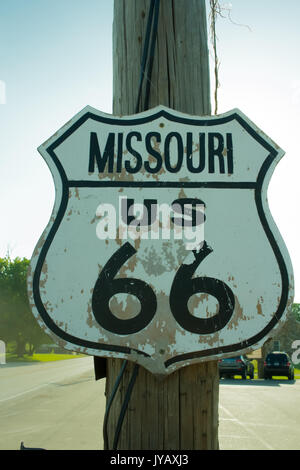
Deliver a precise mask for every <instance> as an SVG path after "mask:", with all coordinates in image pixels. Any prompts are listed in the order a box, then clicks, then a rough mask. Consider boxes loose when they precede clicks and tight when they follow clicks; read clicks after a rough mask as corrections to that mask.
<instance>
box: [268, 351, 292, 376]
mask: <svg viewBox="0 0 300 470" xmlns="http://www.w3.org/2000/svg"><path fill="white" fill-rule="evenodd" d="M273 375H279V376H282V375H283V376H284V377H287V378H288V379H289V380H294V366H293V364H292V362H291V360H290V358H289V356H288V354H287V353H286V352H281V351H278V352H276V351H274V352H271V353H269V354H268V355H267V357H266V360H265V362H264V378H265V379H271V378H272V376H273Z"/></svg>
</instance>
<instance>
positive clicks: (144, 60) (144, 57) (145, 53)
mask: <svg viewBox="0 0 300 470" xmlns="http://www.w3.org/2000/svg"><path fill="white" fill-rule="evenodd" d="M155 3H156V0H151V4H150V8H149V13H148V20H147V28H146V36H145V42H144V50H143V55H142V62H141V73H140V83H139V90H138V98H137V104H136V108H135V112H136V114H137V113H138V112H139V105H140V101H141V94H142V88H143V81H144V76H145V69H146V63H147V57H148V50H149V43H150V35H151V28H152V20H153V12H154V5H155Z"/></svg>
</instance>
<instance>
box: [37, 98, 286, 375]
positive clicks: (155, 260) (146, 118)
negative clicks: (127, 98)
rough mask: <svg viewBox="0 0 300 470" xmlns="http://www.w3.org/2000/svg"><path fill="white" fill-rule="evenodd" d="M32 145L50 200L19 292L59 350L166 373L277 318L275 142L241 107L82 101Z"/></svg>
mask: <svg viewBox="0 0 300 470" xmlns="http://www.w3.org/2000/svg"><path fill="white" fill-rule="evenodd" d="M39 151H40V153H41V154H42V156H43V157H44V159H45V160H46V162H47V164H48V166H49V168H50V170H51V172H52V175H53V178H54V182H55V187H56V200H55V205H54V209H53V213H52V216H51V219H50V222H49V224H48V226H47V228H46V229H45V231H44V233H43V235H42V237H41V239H40V241H39V243H38V244H37V246H36V248H35V251H34V254H33V256H32V260H31V269H30V273H29V278H28V285H29V296H30V302H31V305H32V310H33V313H34V315H35V316H36V318H37V319H38V321H39V322H40V323H41V325H43V327H44V328H45V329H46V331H47V332H48V333H51V334H52V336H53V337H54V339H55V340H56V341H57V342H58V343H59V344H61V345H62V346H63V347H65V348H67V349H71V350H76V351H78V352H83V353H85V354H91V355H95V356H97V355H98V356H103V357H117V358H126V359H129V360H132V361H135V362H138V363H139V364H141V365H142V366H144V367H145V368H147V369H148V370H150V371H151V372H153V373H154V374H157V375H166V374H169V373H171V372H173V371H174V370H176V369H178V368H180V367H182V366H185V365H188V364H191V363H194V362H199V361H207V360H211V359H216V358H219V357H224V356H226V355H235V354H238V353H240V352H245V351H250V350H254V349H257V348H258V347H260V346H261V345H262V344H263V343H264V342H265V341H266V339H267V338H268V337H269V336H271V335H272V334H273V332H274V328H275V327H276V329H277V328H278V327H279V325H280V324H281V323H282V322H283V321H284V320H285V318H286V311H287V308H288V307H289V306H290V304H291V303H292V301H293V287H292V278H293V276H292V267H291V263H290V260H289V256H288V253H287V250H286V248H285V245H284V243H283V241H282V239H281V236H280V234H279V232H278V229H277V227H276V225H275V224H274V222H273V219H272V217H271V214H270V211H269V207H268V204H267V196H266V194H267V186H268V182H269V179H270V176H271V174H272V172H273V170H274V168H275V166H276V164H277V163H278V161H279V160H280V158H281V157H282V155H283V152H282V150H280V149H279V148H278V146H276V145H275V144H274V143H273V142H272V141H271V140H270V139H269V138H268V137H267V136H265V135H264V134H263V133H262V132H261V131H260V130H259V129H258V128H257V127H256V126H255V125H254V124H253V123H252V122H251V121H249V119H248V118H246V117H245V116H244V115H243V114H242V113H241V112H240V111H239V110H237V109H235V110H233V111H231V112H229V113H226V114H223V115H220V116H213V117H195V116H189V115H185V114H182V113H178V112H176V111H173V110H171V109H168V108H165V107H162V106H159V107H157V108H154V109H152V110H150V111H147V112H144V113H141V114H138V115H132V116H128V117H122V118H119V117H114V116H111V115H107V114H104V113H101V112H99V111H97V110H95V109H93V108H90V107H87V108H85V109H83V110H82V111H81V112H80V113H79V114H78V115H76V116H75V117H74V118H73V119H72V120H71V121H70V122H68V123H67V124H66V125H65V126H64V127H63V128H62V129H60V130H59V131H58V132H57V133H56V134H55V135H54V136H53V137H51V138H50V139H49V140H48V141H47V142H46V143H45V144H43V145H42V146H41V147H40V148H39Z"/></svg>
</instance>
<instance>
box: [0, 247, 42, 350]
mask: <svg viewBox="0 0 300 470" xmlns="http://www.w3.org/2000/svg"><path fill="white" fill-rule="evenodd" d="M28 266H29V260H28V259H26V258H23V259H21V258H15V259H14V260H12V259H11V258H10V257H9V256H7V257H6V258H0V339H1V340H3V341H5V342H6V343H9V342H15V343H16V353H17V354H18V355H19V356H22V355H23V354H24V353H25V346H26V344H29V345H30V351H31V353H33V352H34V350H35V349H36V347H37V346H38V345H40V344H42V343H48V342H49V340H50V338H49V336H48V335H46V334H45V333H44V332H43V330H42V329H41V327H40V326H39V324H38V323H37V321H36V320H35V318H34V316H33V314H32V312H31V309H30V306H29V301H28V296H27V283H26V278H27V269H28Z"/></svg>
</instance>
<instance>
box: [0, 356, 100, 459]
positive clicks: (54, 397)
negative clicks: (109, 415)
mask: <svg viewBox="0 0 300 470" xmlns="http://www.w3.org/2000/svg"><path fill="white" fill-rule="evenodd" d="M104 387H105V381H104V380H99V381H97V382H96V381H95V378H94V370H93V359H92V358H90V357H87V358H78V359H68V360H65V361H59V362H49V363H40V364H27V365H15V366H14V365H11V364H6V365H2V366H0V423H1V424H0V449H1V450H4V449H6V450H17V449H19V448H20V444H21V441H23V442H24V445H25V446H26V447H39V448H44V449H47V450H52V449H56V450H64V449H68V450H81V449H82V450H84V449H87V450H88V449H101V448H102V447H103V439H102V423H103V417H104V410H105V397H104Z"/></svg>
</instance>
